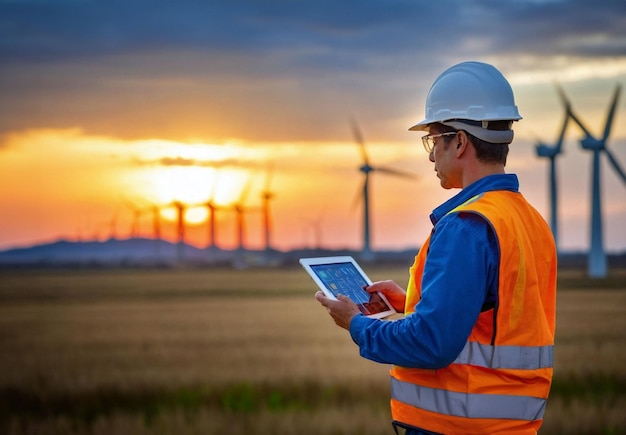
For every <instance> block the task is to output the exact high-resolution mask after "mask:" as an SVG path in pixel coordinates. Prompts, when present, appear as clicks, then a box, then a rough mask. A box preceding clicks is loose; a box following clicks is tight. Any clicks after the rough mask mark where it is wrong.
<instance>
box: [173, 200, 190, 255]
mask: <svg viewBox="0 0 626 435" xmlns="http://www.w3.org/2000/svg"><path fill="white" fill-rule="evenodd" d="M169 207H174V209H176V239H177V258H178V262H179V263H180V262H182V261H183V257H184V253H183V249H184V245H185V208H186V205H185V204H183V203H182V202H181V201H178V200H176V201H172V202H171V203H170V204H169Z"/></svg>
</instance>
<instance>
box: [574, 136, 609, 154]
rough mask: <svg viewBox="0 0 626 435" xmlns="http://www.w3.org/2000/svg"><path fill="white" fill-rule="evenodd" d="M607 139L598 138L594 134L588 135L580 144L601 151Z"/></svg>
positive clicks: (585, 147) (588, 148) (587, 148)
mask: <svg viewBox="0 0 626 435" xmlns="http://www.w3.org/2000/svg"><path fill="white" fill-rule="evenodd" d="M605 142H606V141H605V140H604V139H601V140H599V139H596V138H595V137H592V136H587V137H585V138H583V139H581V141H580V146H581V147H583V148H584V149H586V150H598V151H601V150H603V149H604V148H605Z"/></svg>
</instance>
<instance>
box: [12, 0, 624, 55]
mask: <svg viewBox="0 0 626 435" xmlns="http://www.w3.org/2000/svg"><path fill="white" fill-rule="evenodd" d="M0 17H2V18H0V59H1V60H2V61H3V62H10V61H15V60H30V61H34V60H38V61H47V60H53V59H57V58H61V59H66V58H72V57H93V56H102V55H110V54H116V53H137V52H146V51H150V50H164V49H171V50H194V51H201V52H202V51H205V52H213V51H233V50H235V51H241V52H255V53H265V52H271V51H272V50H277V49H288V48H299V47H318V48H326V49H331V50H332V53H335V56H329V58H328V59H327V61H328V63H333V64H334V63H335V62H337V61H340V59H341V58H342V57H344V58H350V59H352V58H358V57H359V56H363V55H365V54H369V55H371V54H372V53H375V54H379V55H382V56H385V55H388V54H390V53H418V54H430V55H432V53H433V52H435V53H436V52H439V51H442V50H445V51H448V52H450V51H452V52H454V51H457V50H462V49H463V47H464V45H463V40H464V39H466V38H476V39H481V41H483V43H482V47H480V46H477V47H474V50H475V51H477V52H480V51H483V52H489V53H493V52H494V50H495V51H511V50H513V51H518V50H521V51H533V52H534V51H539V52H543V53H545V54H553V55H555V54H576V53H578V50H580V51H581V54H587V55H598V49H599V48H600V47H598V46H596V45H591V46H590V44H588V43H585V41H584V37H585V35H591V36H597V35H598V34H603V35H605V38H606V39H605V42H606V44H605V45H604V47H606V51H607V53H606V54H607V55H610V54H624V52H625V50H626V47H625V46H624V45H625V44H624V40H625V39H626V2H624V1H623V0H613V1H603V2H601V3H597V2H589V1H587V0H571V1H545V2H538V1H521V0H517V1H514V0H509V1H501V0H483V1H481V2H466V1H462V0H440V1H437V2H423V1H415V0H392V1H389V0H369V1H359V0H344V1H341V2H337V1H334V0H322V1H314V2H297V1H287V0H263V1H259V0H229V1H221V0H208V1H180V2H175V1H171V0H150V1H148V0H102V1H0ZM570 38H571V39H573V38H575V39H576V41H579V42H578V43H565V42H566V41H567V40H568V39H570ZM600 51H602V50H600ZM477 54H480V53H477ZM320 57H321V56H319V57H317V58H316V59H317V60H322V61H323V60H324V59H323V58H322V59H320Z"/></svg>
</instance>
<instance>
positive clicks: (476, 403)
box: [391, 377, 546, 421]
mask: <svg viewBox="0 0 626 435" xmlns="http://www.w3.org/2000/svg"><path fill="white" fill-rule="evenodd" d="M391 397H392V399H395V400H398V401H400V402H403V403H406V404H408V405H411V406H414V407H416V408H420V409H424V410H426V411H432V412H437V413H439V414H445V415H452V416H456V417H466V418H501V419H516V420H528V421H532V420H541V419H542V418H543V413H544V411H545V408H546V400H545V399H540V398H538V397H531V396H509V395H505V394H471V393H456V392H453V391H446V390H438V389H435V388H427V387H422V386H419V385H415V384H411V383H409V382H403V381H399V380H398V379H396V378H393V377H392V378H391Z"/></svg>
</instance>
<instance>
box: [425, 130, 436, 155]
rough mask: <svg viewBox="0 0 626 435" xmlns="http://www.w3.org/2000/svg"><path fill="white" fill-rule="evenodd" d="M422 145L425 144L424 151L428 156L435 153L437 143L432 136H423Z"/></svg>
mask: <svg viewBox="0 0 626 435" xmlns="http://www.w3.org/2000/svg"><path fill="white" fill-rule="evenodd" d="M422 143H423V144H424V149H425V150H426V152H427V153H428V154H430V153H432V152H433V149H434V148H435V141H434V140H433V138H432V137H430V135H426V136H422Z"/></svg>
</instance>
